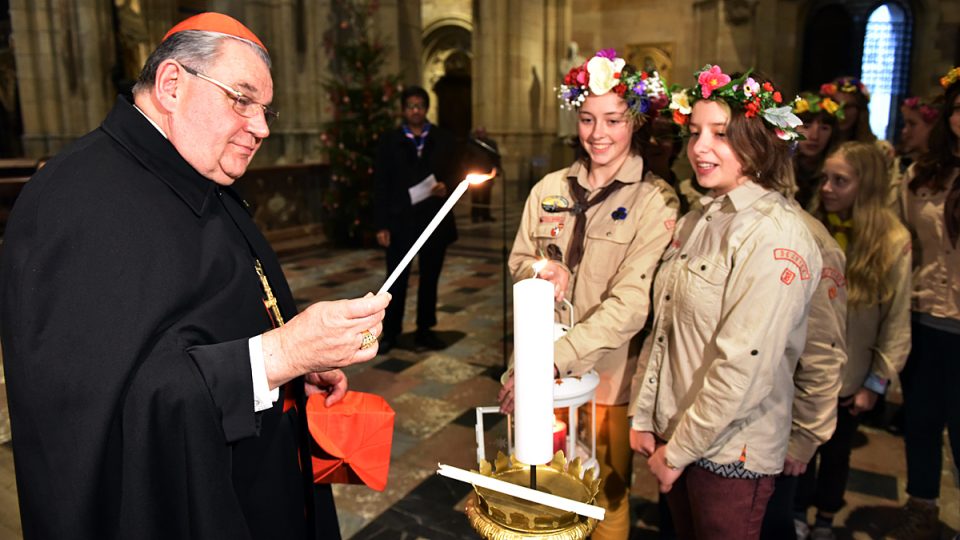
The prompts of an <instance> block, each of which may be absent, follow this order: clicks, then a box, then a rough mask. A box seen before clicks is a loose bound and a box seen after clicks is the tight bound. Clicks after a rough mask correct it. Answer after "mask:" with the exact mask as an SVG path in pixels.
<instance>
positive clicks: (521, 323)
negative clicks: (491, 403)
mask: <svg viewBox="0 0 960 540" xmlns="http://www.w3.org/2000/svg"><path fill="white" fill-rule="evenodd" d="M513 347H514V365H513V373H514V375H513V376H514V385H515V386H514V406H513V411H514V413H513V414H514V417H515V419H516V422H515V423H514V435H515V440H516V441H517V446H516V457H517V460H519V461H520V462H521V463H526V464H527V465H542V464H544V463H547V462H549V461H550V460H551V459H553V420H554V418H553V283H550V282H549V281H547V280H545V279H538V278H536V277H534V278H531V279H524V280H522V281H519V282H517V283H515V284H514V285H513Z"/></svg>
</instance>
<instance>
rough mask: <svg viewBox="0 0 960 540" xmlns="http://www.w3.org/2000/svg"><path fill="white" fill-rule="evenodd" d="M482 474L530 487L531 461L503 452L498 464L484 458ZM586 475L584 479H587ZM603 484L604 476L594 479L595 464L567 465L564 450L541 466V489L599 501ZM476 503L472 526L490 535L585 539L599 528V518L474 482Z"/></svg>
mask: <svg viewBox="0 0 960 540" xmlns="http://www.w3.org/2000/svg"><path fill="white" fill-rule="evenodd" d="M480 474H483V475H485V476H490V477H493V478H496V479H498V480H503V481H504V482H509V483H511V484H516V485H521V486H524V487H526V486H528V485H529V482H530V467H529V465H526V464H523V463H520V462H518V461H517V460H516V458H515V457H514V456H510V457H509V458H508V457H507V456H505V455H503V453H500V452H498V453H497V460H496V462H495V466H494V467H491V465H490V464H489V463H488V462H486V461H481V462H480ZM581 476H582V478H581ZM599 488H600V479H599V478H594V470H593V468H588V469H587V470H586V471H584V470H583V468H582V466H581V464H580V458H579V457H578V458H576V459H574V460H573V461H571V462H569V463H567V460H566V458H565V457H564V456H563V452H562V451H561V452H557V453H556V454H555V455H554V456H553V460H552V461H551V462H550V463H549V464H547V465H540V466H537V490H538V491H542V492H544V493H550V494H553V495H557V496H559V497H563V498H565V499H571V500H574V501H578V502H582V503H586V504H593V503H594V502H595V501H596V498H597V492H598V491H599ZM474 490H475V491H476V495H477V498H476V501H471V503H470V504H468V505H467V516H468V518H469V519H470V524H471V525H472V526H473V528H474V529H476V531H477V532H479V533H480V535H481V536H483V537H484V538H488V539H496V540H512V539H514V538H529V537H530V536H536V537H537V538H545V539H550V540H554V539H555V540H581V539H584V538H586V537H587V536H588V535H589V534H590V533H591V532H592V531H593V529H594V528H595V527H596V524H597V522H596V520H594V519H590V518H587V517H585V516H580V515H578V514H576V513H574V512H568V511H565V510H559V509H557V508H552V507H549V506H544V505H542V504H537V503H534V502H531V501H526V500H523V499H519V498H517V497H513V496H510V495H505V494H503V493H500V492H497V491H493V490H491V489H487V488H483V487H477V486H474Z"/></svg>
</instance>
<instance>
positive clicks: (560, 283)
mask: <svg viewBox="0 0 960 540" xmlns="http://www.w3.org/2000/svg"><path fill="white" fill-rule="evenodd" d="M533 271H534V274H535V276H536V277H538V278H540V279H545V280H547V281H549V282H550V283H553V299H554V301H556V302H562V301H563V293H564V291H566V290H567V285H568V284H569V283H570V272H569V271H567V269H566V268H565V267H564V266H563V265H562V264H560V263H558V262H556V261H551V260H548V259H540V260H539V261H537V262H536V263H534V265H533Z"/></svg>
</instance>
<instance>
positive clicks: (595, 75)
mask: <svg viewBox="0 0 960 540" xmlns="http://www.w3.org/2000/svg"><path fill="white" fill-rule="evenodd" d="M626 63H627V62H626V60H624V59H623V58H616V59H614V60H610V59H609V58H604V57H602V56H594V57H593V58H591V59H590V61H589V62H587V73H589V74H590V83H589V84H590V93H591V94H593V95H595V96H599V95H602V94H606V93H607V92H609V91H610V90H611V89H612V88H613V87H614V86H616V85H617V84H619V83H620V79H619V78H617V77H616V75H617V74H619V73H620V71H621V70H623V66H624V64H626Z"/></svg>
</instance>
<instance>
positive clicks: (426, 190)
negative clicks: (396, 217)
mask: <svg viewBox="0 0 960 540" xmlns="http://www.w3.org/2000/svg"><path fill="white" fill-rule="evenodd" d="M435 185H437V177H436V176H434V175H433V174H431V175H430V176H428V177H426V178H424V179H423V180H421V181H420V182H418V183H417V185H415V186H413V187H412V188H409V189H407V192H409V193H410V204H419V203H421V202H423V201H425V200H427V198H428V197H430V192H431V191H432V190H433V186H435Z"/></svg>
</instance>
